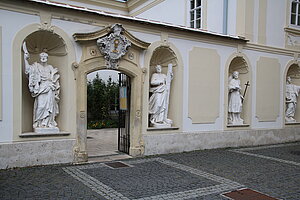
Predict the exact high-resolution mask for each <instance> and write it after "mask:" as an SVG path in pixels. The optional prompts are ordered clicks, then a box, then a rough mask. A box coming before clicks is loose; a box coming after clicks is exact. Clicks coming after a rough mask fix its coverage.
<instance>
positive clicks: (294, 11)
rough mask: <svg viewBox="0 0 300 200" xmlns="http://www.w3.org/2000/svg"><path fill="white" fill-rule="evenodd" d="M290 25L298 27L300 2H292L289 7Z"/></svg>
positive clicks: (299, 22)
mask: <svg viewBox="0 0 300 200" xmlns="http://www.w3.org/2000/svg"><path fill="white" fill-rule="evenodd" d="M291 24H292V25H296V26H300V0H293V1H292V6H291Z"/></svg>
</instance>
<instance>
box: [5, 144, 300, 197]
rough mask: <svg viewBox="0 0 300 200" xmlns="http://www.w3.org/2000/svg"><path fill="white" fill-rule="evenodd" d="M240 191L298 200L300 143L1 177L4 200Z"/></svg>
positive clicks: (210, 194) (218, 194) (7, 173)
mask: <svg viewBox="0 0 300 200" xmlns="http://www.w3.org/2000/svg"><path fill="white" fill-rule="evenodd" d="M114 167H119V168H114ZM241 188H250V189H252V190H255V191H258V192H260V193H263V194H266V195H269V196H271V197H274V198H277V199H286V200H300V142H298V143H290V144H282V145H273V146H263V147H253V148H237V149H217V150H205V151H194V152H187V153H180V154H168V155H160V156H153V157H146V158H136V159H127V160H122V161H120V162H117V163H113V164H109V163H108V164H107V163H103V162H100V163H90V164H83V165H52V166H41V167H29V168H18V169H10V170H1V171H0V199H5V200H6V199H13V200H17V199H116V200H118V199H127V200H128V199H138V200H151V199H165V200H166V199H170V200H175V199H178V200H179V199H203V200H226V199H227V198H226V197H224V196H222V195H221V194H222V193H225V192H230V191H233V190H236V189H241ZM255 200H256V199H255Z"/></svg>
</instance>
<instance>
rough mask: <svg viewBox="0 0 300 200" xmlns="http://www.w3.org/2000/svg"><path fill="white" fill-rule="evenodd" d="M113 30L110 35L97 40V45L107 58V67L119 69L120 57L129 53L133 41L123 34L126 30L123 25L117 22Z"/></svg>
mask: <svg viewBox="0 0 300 200" xmlns="http://www.w3.org/2000/svg"><path fill="white" fill-rule="evenodd" d="M111 30H112V32H111V33H110V34H109V35H108V36H106V37H103V38H99V39H98V40H97V46H98V48H99V50H100V52H101V53H102V54H103V56H104V59H105V60H106V66H107V68H108V69H118V65H119V59H120V58H121V57H122V56H124V55H125V54H126V53H127V51H128V48H129V47H130V46H131V42H130V41H129V40H127V38H126V37H125V36H124V35H122V34H121V33H122V32H123V30H124V29H123V27H122V25H120V24H115V25H113V26H112V28H111Z"/></svg>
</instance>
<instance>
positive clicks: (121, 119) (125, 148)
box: [87, 70, 131, 161]
mask: <svg viewBox="0 0 300 200" xmlns="http://www.w3.org/2000/svg"><path fill="white" fill-rule="evenodd" d="M130 85H131V84H130V78H129V77H128V76H127V75H126V74H123V73H121V72H118V71H115V70H99V71H95V72H92V73H89V74H88V75H87V153H88V158H89V160H95V161H96V160H107V159H112V157H118V158H120V156H122V155H123V157H124V154H129V147H130V137H129V136H130V126H129V125H130V88H131V87H130ZM125 157H126V156H125Z"/></svg>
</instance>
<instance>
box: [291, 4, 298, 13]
mask: <svg viewBox="0 0 300 200" xmlns="http://www.w3.org/2000/svg"><path fill="white" fill-rule="evenodd" d="M296 6H297V4H296V3H294V2H293V3H292V13H296Z"/></svg>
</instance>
